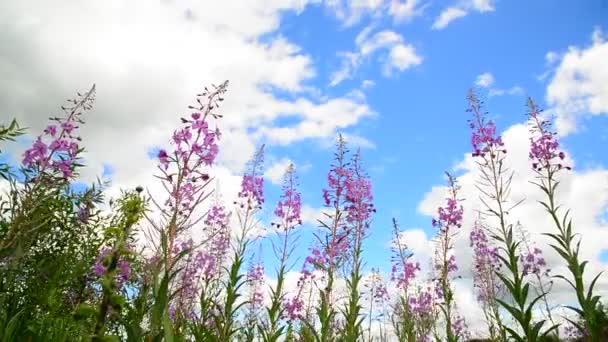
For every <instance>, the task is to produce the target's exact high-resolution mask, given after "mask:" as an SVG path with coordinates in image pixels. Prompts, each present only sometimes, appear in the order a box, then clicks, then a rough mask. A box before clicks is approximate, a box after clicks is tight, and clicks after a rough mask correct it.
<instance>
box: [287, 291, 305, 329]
mask: <svg viewBox="0 0 608 342" xmlns="http://www.w3.org/2000/svg"><path fill="white" fill-rule="evenodd" d="M283 308H284V311H283V318H285V319H286V320H288V321H290V322H293V321H295V320H298V319H300V318H301V315H302V310H303V309H304V301H303V300H302V299H300V296H299V295H298V296H293V297H291V298H288V299H285V300H284V301H283Z"/></svg>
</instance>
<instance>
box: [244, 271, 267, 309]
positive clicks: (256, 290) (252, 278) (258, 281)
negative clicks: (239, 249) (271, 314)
mask: <svg viewBox="0 0 608 342" xmlns="http://www.w3.org/2000/svg"><path fill="white" fill-rule="evenodd" d="M247 283H248V284H249V291H250V297H251V298H250V304H251V308H252V310H256V309H257V308H259V307H261V306H262V302H263V301H264V293H263V292H262V284H263V283H264V265H263V264H262V262H257V263H251V264H250V266H249V269H248V270H247Z"/></svg>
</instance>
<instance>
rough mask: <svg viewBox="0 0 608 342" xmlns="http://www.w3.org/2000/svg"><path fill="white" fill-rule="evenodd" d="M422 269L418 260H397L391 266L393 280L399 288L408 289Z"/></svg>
mask: <svg viewBox="0 0 608 342" xmlns="http://www.w3.org/2000/svg"><path fill="white" fill-rule="evenodd" d="M418 271H420V263H418V262H415V263H414V262H403V263H402V262H395V263H393V266H392V268H391V281H392V282H394V283H395V286H396V287H397V288H399V289H402V290H406V289H407V288H408V286H409V284H410V283H411V281H412V280H414V278H416V272H418Z"/></svg>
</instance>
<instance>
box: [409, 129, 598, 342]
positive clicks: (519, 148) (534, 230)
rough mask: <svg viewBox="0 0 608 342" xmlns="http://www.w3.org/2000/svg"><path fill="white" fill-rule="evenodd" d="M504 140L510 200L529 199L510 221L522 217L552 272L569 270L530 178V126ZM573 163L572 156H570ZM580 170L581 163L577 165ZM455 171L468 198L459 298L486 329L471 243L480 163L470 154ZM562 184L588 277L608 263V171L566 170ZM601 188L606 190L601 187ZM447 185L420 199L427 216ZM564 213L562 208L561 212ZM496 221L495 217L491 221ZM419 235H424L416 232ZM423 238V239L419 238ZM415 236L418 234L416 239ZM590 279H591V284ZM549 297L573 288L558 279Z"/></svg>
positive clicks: (560, 299)
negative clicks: (552, 242) (606, 253)
mask: <svg viewBox="0 0 608 342" xmlns="http://www.w3.org/2000/svg"><path fill="white" fill-rule="evenodd" d="M503 139H504V141H505V144H506V147H507V149H508V155H507V160H506V165H505V166H508V167H509V168H510V169H511V170H512V171H514V173H513V180H512V185H511V194H510V199H511V203H510V204H507V205H512V204H515V203H517V202H518V201H520V200H525V201H524V202H523V203H522V204H521V205H519V206H517V207H515V208H513V209H512V210H510V212H509V222H510V223H514V224H515V223H517V222H520V223H521V224H522V227H523V228H524V229H525V230H526V231H527V232H528V233H529V234H530V237H531V240H533V241H535V242H536V244H537V245H538V246H539V247H540V248H542V249H543V251H544V253H545V257H546V260H547V263H548V268H550V269H551V270H552V273H553V274H568V273H567V269H566V267H565V265H564V264H563V262H562V261H561V259H560V258H559V256H558V255H557V254H556V253H555V252H553V251H552V250H551V249H550V247H549V246H548V243H549V241H548V239H547V238H546V237H544V236H542V235H541V234H542V233H545V232H552V231H554V230H555V228H554V225H553V223H552V221H551V220H550V217H549V216H548V215H547V214H546V213H545V211H544V209H543V208H542V206H541V205H540V204H539V203H538V201H539V200H542V199H543V194H542V193H541V191H540V190H539V189H538V188H537V187H536V186H535V185H533V184H532V183H531V181H533V180H534V173H533V172H532V170H531V169H530V167H529V162H528V158H527V157H528V143H529V141H528V127H527V126H526V125H525V124H517V125H514V126H511V127H510V128H508V129H507V130H506V131H505V132H504V134H503ZM567 162H568V163H569V164H570V165H573V163H574V162H573V161H572V160H567ZM575 170H576V168H575ZM456 171H458V172H459V173H461V175H460V176H459V177H458V180H459V185H460V186H461V187H462V188H461V192H460V196H461V197H462V198H464V199H465V200H464V201H463V202H462V203H463V205H464V208H465V220H464V224H463V228H462V230H461V231H460V233H459V235H458V236H457V237H456V240H455V249H454V250H455V253H456V258H457V260H458V262H459V266H460V270H459V272H460V275H461V276H462V278H461V279H459V280H457V281H456V285H455V286H456V291H457V294H456V298H458V300H459V307H460V311H461V312H462V314H464V316H465V317H466V318H467V320H468V323H469V325H470V326H472V327H474V330H477V331H479V332H481V331H483V329H484V323H483V321H482V317H483V315H480V314H479V312H477V309H476V308H477V307H478V305H476V304H475V296H474V294H473V293H472V290H473V287H472V273H471V272H472V270H471V267H470V265H471V260H472V251H471V249H470V247H469V241H468V237H469V233H470V230H471V227H472V226H473V222H474V220H475V218H476V217H477V214H476V212H477V211H478V210H481V209H482V208H483V207H482V203H481V202H480V200H479V195H480V194H479V191H478V190H477V189H476V183H475V182H476V180H477V179H479V171H478V166H477V164H476V162H475V161H474V159H473V158H472V157H471V156H470V155H466V156H465V158H464V159H463V160H462V162H461V163H459V164H458V165H457V166H456ZM560 180H561V182H560V185H559V187H558V198H557V201H558V203H560V204H563V206H564V208H571V209H572V211H571V217H572V218H573V227H574V229H575V230H576V231H577V233H579V234H580V236H581V238H582V244H581V258H582V259H586V260H590V263H589V266H588V269H587V270H586V271H587V272H586V276H587V277H588V278H587V279H586V280H587V281H589V280H590V279H589V278H590V277H592V276H593V275H595V274H596V273H597V272H598V271H600V270H602V269H605V267H606V264H604V263H603V262H602V261H601V260H600V253H601V251H603V250H606V249H608V239H607V237H608V225H606V222H603V221H601V220H599V217H600V216H601V215H602V214H603V213H604V212H605V209H606V207H607V206H608V191H606V190H608V170H605V169H592V170H581V171H573V172H569V173H566V172H564V173H563V174H562V175H561V179H560ZM598 189H602V190H601V191H598ZM445 191H446V188H445V187H443V186H436V187H433V189H432V190H431V191H430V192H429V193H427V194H426V196H425V198H424V200H423V201H422V202H421V203H420V205H419V207H418V210H419V212H421V213H423V214H425V215H429V216H432V215H435V214H436V212H437V207H438V206H440V205H443V203H444V201H445V199H444V198H445V196H446V192H445ZM562 214H563V212H562ZM488 222H489V223H492V221H491V220H488ZM415 233H416V234H418V235H421V234H420V233H419V232H417V231H415ZM418 240H419V238H418ZM413 241H416V239H413ZM415 245H422V246H424V245H425V243H424V242H420V241H417V242H415ZM587 284H588V283H587ZM597 290H598V291H599V292H600V293H602V294H604V295H607V294H608V279H607V278H606V277H602V278H601V280H600V282H599V283H598V285H597ZM549 298H550V301H551V303H553V304H556V305H558V304H563V303H572V302H573V301H574V297H573V295H572V291H571V290H570V289H569V288H568V287H567V286H566V285H565V284H564V283H563V282H562V281H558V280H556V284H555V285H554V287H553V289H552V293H551V295H550V297H549Z"/></svg>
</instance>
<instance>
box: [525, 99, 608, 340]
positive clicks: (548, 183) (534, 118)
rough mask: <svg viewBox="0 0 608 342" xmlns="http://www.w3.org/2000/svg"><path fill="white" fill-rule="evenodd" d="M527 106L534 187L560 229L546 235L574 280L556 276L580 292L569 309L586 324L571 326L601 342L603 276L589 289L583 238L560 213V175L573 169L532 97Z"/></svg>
mask: <svg viewBox="0 0 608 342" xmlns="http://www.w3.org/2000/svg"><path fill="white" fill-rule="evenodd" d="M527 106H528V122H529V126H530V133H531V137H530V153H529V158H530V162H531V165H532V169H533V170H534V172H535V173H536V179H537V182H535V183H534V184H535V185H537V186H538V187H539V188H540V189H541V190H542V192H543V193H544V194H545V195H546V200H545V201H541V202H540V203H541V204H542V206H543V207H544V208H545V210H546V211H547V212H548V213H549V214H550V215H551V218H552V219H553V222H554V224H555V227H556V228H557V232H556V233H547V234H545V235H547V236H549V237H551V238H552V239H553V240H554V241H555V244H553V245H551V247H552V248H553V249H554V250H555V251H556V252H557V253H558V254H559V255H560V256H561V257H562V258H563V259H564V260H565V261H566V263H567V264H568V270H569V271H570V274H571V278H570V279H568V278H566V276H564V275H556V277H557V278H560V279H562V280H564V281H566V282H567V283H568V284H569V285H570V286H571V287H572V289H573V290H574V291H575V292H576V298H577V300H578V304H579V307H578V308H576V307H572V306H567V307H568V308H570V309H571V310H573V311H575V312H576V313H577V314H578V315H579V316H580V318H581V319H582V321H583V322H584V325H582V324H579V323H577V322H573V321H571V323H572V324H573V325H574V326H575V327H577V328H578V329H579V331H581V332H584V333H585V334H587V335H588V337H589V338H590V340H591V341H601V340H603V339H604V337H603V336H602V334H603V333H604V329H605V327H606V324H607V322H605V320H604V319H603V315H602V312H601V310H600V309H599V308H598V305H599V301H600V296H598V295H595V294H594V293H593V288H594V286H595V284H596V282H597V280H598V279H599V277H600V275H601V273H599V274H597V275H596V276H595V277H594V278H593V280H592V281H591V283H590V284H589V285H588V287H587V286H585V283H584V271H585V266H586V265H587V261H580V260H579V248H580V243H581V242H580V239H579V240H578V241H577V239H576V235H577V234H576V233H574V231H573V229H572V219H571V218H570V217H569V211H566V212H565V213H564V214H563V215H561V214H560V213H559V211H560V209H561V208H560V206H559V205H558V204H557V203H556V198H555V197H556V193H557V186H558V185H559V181H558V179H557V176H558V174H559V173H560V172H562V171H564V170H570V169H571V168H570V166H567V165H565V164H564V159H565V157H566V155H565V153H564V152H563V151H560V149H559V142H558V141H557V139H556V137H555V133H554V132H553V131H552V130H551V122H550V121H549V120H546V119H544V118H543V117H541V111H540V110H539V109H538V107H537V106H536V105H535V104H534V101H533V100H532V99H531V98H528V101H527Z"/></svg>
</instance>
